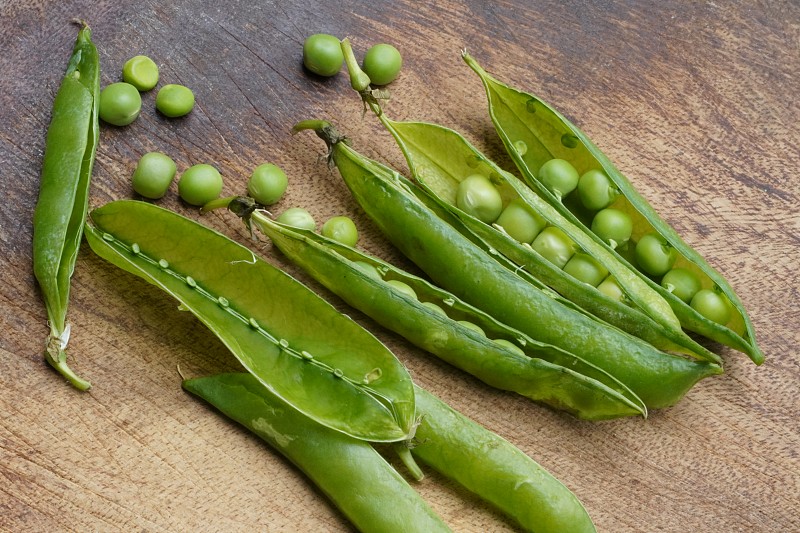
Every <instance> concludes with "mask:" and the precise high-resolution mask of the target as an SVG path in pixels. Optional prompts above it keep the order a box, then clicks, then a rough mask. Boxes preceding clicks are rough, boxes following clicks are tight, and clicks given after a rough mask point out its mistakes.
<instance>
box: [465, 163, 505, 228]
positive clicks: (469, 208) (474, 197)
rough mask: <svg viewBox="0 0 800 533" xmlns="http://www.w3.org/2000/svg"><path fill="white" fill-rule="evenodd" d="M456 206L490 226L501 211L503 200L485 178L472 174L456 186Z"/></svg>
mask: <svg viewBox="0 0 800 533" xmlns="http://www.w3.org/2000/svg"><path fill="white" fill-rule="evenodd" d="M456 206H457V207H458V208H459V209H461V210H462V211H464V212H465V213H468V214H470V215H472V216H474V217H475V218H477V219H478V220H481V221H482V222H486V223H487V224H491V223H492V222H494V221H495V220H497V217H499V216H500V213H501V212H502V210H503V199H502V198H501V197H500V193H499V192H497V189H496V188H495V186H494V185H492V182H491V181H489V179H488V178H487V177H486V176H482V175H481V174H473V175H471V176H468V177H466V178H465V179H464V180H462V181H461V183H459V184H458V190H457V191H456Z"/></svg>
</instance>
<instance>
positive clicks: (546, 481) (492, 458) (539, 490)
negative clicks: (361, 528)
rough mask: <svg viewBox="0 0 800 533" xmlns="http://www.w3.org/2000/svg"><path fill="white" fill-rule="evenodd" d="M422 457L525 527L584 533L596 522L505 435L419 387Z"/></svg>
mask: <svg viewBox="0 0 800 533" xmlns="http://www.w3.org/2000/svg"><path fill="white" fill-rule="evenodd" d="M416 391H417V409H418V411H419V413H420V415H421V416H422V419H421V422H420V425H419V428H418V429H417V436H418V441H419V443H420V444H419V445H418V446H416V447H414V448H412V449H411V453H412V454H414V455H415V456H416V457H417V459H419V460H420V461H421V462H423V463H425V464H427V465H428V466H430V467H431V468H433V469H434V470H437V471H438V472H440V473H442V474H443V475H445V476H447V477H449V478H451V479H453V480H455V481H457V482H458V483H459V484H461V485H463V486H464V487H466V488H467V489H469V490H470V491H472V492H474V493H476V494H477V495H478V496H480V497H481V498H483V499H485V500H487V501H489V502H491V503H492V504H494V505H495V506H497V507H498V508H499V509H500V510H501V511H503V512H504V513H505V514H507V515H508V516H510V517H511V518H513V519H514V520H515V521H516V522H517V523H518V524H519V525H520V526H522V528H523V529H524V530H525V531H531V532H535V533H563V532H567V531H568V532H570V533H583V532H592V531H595V527H594V524H592V520H591V518H590V517H589V514H588V513H587V512H586V509H585V508H584V507H583V505H582V504H581V502H580V501H579V500H578V498H577V497H576V496H575V495H574V494H573V493H572V492H571V491H570V490H569V489H568V488H567V487H565V486H564V485H563V484H562V483H561V482H560V481H559V480H558V479H556V478H554V477H553V476H552V475H551V474H550V473H549V472H547V471H546V470H545V469H544V468H542V467H541V466H540V465H539V464H537V463H536V462H535V461H534V460H533V459H531V458H530V457H528V456H527V455H525V454H524V453H522V451H520V450H519V448H517V447H515V446H514V445H512V444H511V443H509V442H508V441H506V440H505V439H503V438H502V437H500V436H498V435H496V434H495V433H492V432H491V431H488V430H486V429H485V428H483V427H481V426H480V425H478V424H476V423H475V422H473V421H472V420H470V419H469V418H467V417H465V416H464V415H462V414H460V413H458V412H456V411H454V410H453V409H451V408H450V407H449V406H448V405H447V404H445V403H443V402H442V401H441V400H439V399H438V398H436V397H435V396H433V395H432V394H430V393H429V392H427V391H425V390H423V389H421V388H419V387H416Z"/></svg>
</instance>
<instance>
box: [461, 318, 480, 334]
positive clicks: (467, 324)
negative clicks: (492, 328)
mask: <svg viewBox="0 0 800 533" xmlns="http://www.w3.org/2000/svg"><path fill="white" fill-rule="evenodd" d="M458 323H459V324H461V325H462V326H464V327H465V328H467V329H471V330H472V331H474V332H475V333H479V334H481V335H483V336H484V337H485V336H486V332H484V331H483V328H481V327H480V326H479V325H477V324H473V323H472V322H470V321H468V320H459V321H458Z"/></svg>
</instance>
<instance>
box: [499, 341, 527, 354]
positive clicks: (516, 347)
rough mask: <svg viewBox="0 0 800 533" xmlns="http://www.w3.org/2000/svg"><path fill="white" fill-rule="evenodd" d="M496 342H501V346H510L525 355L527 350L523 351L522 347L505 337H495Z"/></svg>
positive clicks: (512, 349) (517, 352)
mask: <svg viewBox="0 0 800 533" xmlns="http://www.w3.org/2000/svg"><path fill="white" fill-rule="evenodd" d="M494 342H495V343H496V344H499V345H500V346H503V347H504V348H508V349H509V350H511V351H512V352H514V353H515V354H517V355H525V352H524V351H522V348H520V347H519V346H517V345H516V344H514V343H513V342H511V341H507V340H505V339H494Z"/></svg>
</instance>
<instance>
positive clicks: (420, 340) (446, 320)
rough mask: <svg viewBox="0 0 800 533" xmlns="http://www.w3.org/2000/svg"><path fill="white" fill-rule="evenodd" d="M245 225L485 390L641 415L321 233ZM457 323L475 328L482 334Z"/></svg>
mask: <svg viewBox="0 0 800 533" xmlns="http://www.w3.org/2000/svg"><path fill="white" fill-rule="evenodd" d="M250 221H251V223H253V224H254V225H255V226H256V227H258V228H259V229H260V230H261V231H262V232H264V234H266V235H267V236H268V237H269V238H270V240H272V242H273V243H274V244H275V246H276V247H277V248H278V249H279V250H280V251H281V252H282V253H283V254H284V255H285V256H287V257H288V258H289V259H290V260H291V261H292V262H294V263H295V264H297V265H298V266H300V267H301V268H303V270H305V271H306V272H307V273H308V274H309V275H311V277H313V278H314V279H315V280H317V281H318V282H320V283H321V284H322V285H324V286H325V287H327V288H328V289H330V290H331V291H332V292H334V293H335V294H337V295H338V296H340V297H341V298H342V299H343V300H344V301H345V302H347V303H348V304H350V305H351V306H353V307H355V308H356V309H359V310H360V311H362V312H364V313H365V314H366V315H368V316H370V317H371V318H372V319H373V320H375V321H376V322H378V323H379V324H381V325H382V326H384V327H386V328H388V329H391V330H392V331H395V332H396V333H398V334H400V335H402V336H403V337H405V338H406V339H408V340H409V341H411V342H412V343H414V344H415V345H417V346H419V347H420V348H422V349H424V350H427V351H428V352H430V353H432V354H434V355H436V356H437V357H439V358H441V359H443V360H444V361H447V362H448V363H450V364H452V365H454V366H456V367H458V368H460V369H462V370H465V371H466V372H469V373H470V374H472V375H473V376H476V377H477V378H479V379H481V380H482V381H484V382H485V383H488V384H489V385H492V386H494V387H497V388H499V389H503V390H510V391H514V392H517V393H519V394H522V395H523V396H526V397H528V398H531V399H533V400H536V401H539V402H542V403H544V404H547V405H550V406H551V407H554V408H557V409H561V410H564V411H567V412H569V413H571V414H573V415H575V416H577V417H579V418H583V419H590V420H600V419H608V418H617V417H621V416H631V415H646V413H647V409H646V407H645V405H644V404H643V403H642V401H641V400H640V399H639V398H638V397H636V395H634V394H633V393H632V392H631V391H630V389H628V388H627V387H626V386H625V385H623V384H622V383H620V382H619V381H618V380H616V379H615V378H613V377H612V376H610V375H609V374H608V373H606V372H604V371H603V370H601V369H599V368H597V367H596V366H595V365H592V364H590V363H587V362H586V361H584V360H582V359H580V358H579V357H576V356H574V355H572V354H569V353H567V352H565V351H563V350H561V349H559V348H556V347H554V346H549V345H546V344H543V343H540V342H537V341H535V340H533V339H532V338H531V337H530V336H528V335H526V334H524V333H522V332H520V331H518V330H515V329H512V328H510V327H508V326H506V325H504V324H501V323H500V322H498V321H496V320H495V319H493V318H492V317H490V316H489V315H487V314H486V313H484V312H482V311H480V310H478V309H477V308H475V307H473V306H471V305H469V304H467V303H466V302H464V301H462V300H460V299H459V298H457V297H456V296H454V295H453V294H451V293H448V292H446V291H444V290H442V289H440V288H438V287H436V286H434V285H432V284H431V283H429V282H427V281H425V280H423V279H422V278H419V277H417V276H413V275H411V274H409V273H407V272H404V271H403V270H401V269H399V268H397V267H395V266H393V265H391V264H389V263H386V262H384V261H381V260H380V259H378V258H376V257H373V256H370V255H367V254H364V253H362V252H360V251H358V250H356V249H354V248H352V247H349V246H345V245H343V244H340V243H338V242H336V241H333V240H332V239H328V238H326V237H323V236H322V235H319V234H316V233H314V232H311V231H308V230H303V229H298V228H293V227H291V226H287V225H285V224H281V223H279V222H275V221H273V220H271V219H270V218H269V217H267V216H265V214H264V213H263V212H262V211H256V212H255V213H253V214H252V215H251V217H250ZM365 265H368V266H369V267H372V269H369V268H367V269H365V268H364V266H365ZM370 274H371V275H370ZM376 275H377V276H380V277H376ZM390 280H394V281H400V282H403V283H405V284H406V285H407V286H409V287H411V289H412V290H413V291H414V292H415V293H416V295H417V298H412V297H411V296H408V295H406V294H404V293H402V292H400V291H397V290H395V289H393V288H392V286H391V285H389V284H388V283H387V282H388V281H390ZM430 304H434V305H435V306H436V307H433V308H432V307H431V305H430ZM437 309H438V311H437ZM462 321H466V322H469V323H470V324H474V325H477V326H478V327H479V328H480V329H481V330H482V331H483V332H484V334H481V333H478V332H476V331H474V330H471V329H469V328H468V327H467V326H465V325H463V324H462V323H461V322H462ZM498 339H500V340H502V341H504V342H509V343H511V344H513V345H514V346H516V347H517V350H515V349H513V348H508V347H507V346H504V345H503V344H501V343H498V342H497V340H498Z"/></svg>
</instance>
